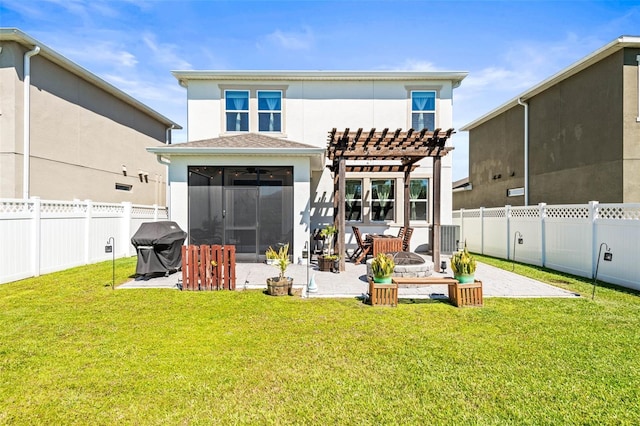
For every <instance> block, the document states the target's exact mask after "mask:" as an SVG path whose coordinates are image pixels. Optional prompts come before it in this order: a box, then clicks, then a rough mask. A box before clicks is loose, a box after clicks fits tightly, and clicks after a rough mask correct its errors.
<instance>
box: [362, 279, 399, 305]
mask: <svg viewBox="0 0 640 426" xmlns="http://www.w3.org/2000/svg"><path fill="white" fill-rule="evenodd" d="M369 303H370V304H371V306H398V284H394V283H391V284H381V283H375V282H373V280H372V279H369Z"/></svg>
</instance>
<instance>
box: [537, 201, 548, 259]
mask: <svg viewBox="0 0 640 426" xmlns="http://www.w3.org/2000/svg"><path fill="white" fill-rule="evenodd" d="M538 209H539V215H540V263H542V267H544V266H545V264H546V263H547V231H546V229H545V228H546V225H545V221H546V218H547V203H540V204H538Z"/></svg>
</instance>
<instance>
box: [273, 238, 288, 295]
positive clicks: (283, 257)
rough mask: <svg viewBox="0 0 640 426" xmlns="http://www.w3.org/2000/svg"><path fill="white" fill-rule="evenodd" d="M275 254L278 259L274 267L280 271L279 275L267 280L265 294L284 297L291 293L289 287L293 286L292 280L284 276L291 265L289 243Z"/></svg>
mask: <svg viewBox="0 0 640 426" xmlns="http://www.w3.org/2000/svg"><path fill="white" fill-rule="evenodd" d="M277 253H278V258H277V259H276V263H275V266H276V267H277V268H278V269H280V275H278V276H277V277H272V278H267V292H268V293H269V294H270V295H271V296H285V295H287V294H290V293H291V287H292V286H293V278H291V277H285V275H284V274H285V273H286V272H287V268H288V267H289V265H290V264H291V262H290V261H289V243H287V244H285V245H284V246H282V247H280V249H279V250H278V252H277Z"/></svg>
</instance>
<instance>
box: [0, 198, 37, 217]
mask: <svg viewBox="0 0 640 426" xmlns="http://www.w3.org/2000/svg"><path fill="white" fill-rule="evenodd" d="M31 211H33V203H32V202H30V201H24V200H4V201H1V202H0V213H7V214H8V213H28V212H31Z"/></svg>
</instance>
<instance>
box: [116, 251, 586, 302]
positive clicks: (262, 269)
mask: <svg viewBox="0 0 640 426" xmlns="http://www.w3.org/2000/svg"><path fill="white" fill-rule="evenodd" d="M425 257H426V258H427V260H430V256H425ZM443 259H444V258H443ZM447 264H449V262H448V259H447ZM366 272H367V268H366V265H364V264H360V265H355V264H353V263H350V262H347V263H346V269H345V271H344V272H341V273H339V274H335V273H332V272H321V271H319V270H318V269H317V266H316V265H314V264H310V265H309V267H308V268H307V264H306V263H304V264H302V265H298V264H292V265H290V266H289V268H288V269H287V276H290V277H292V278H293V283H294V287H303V286H304V287H305V293H304V295H307V294H306V286H305V284H306V283H308V279H311V277H313V278H314V280H315V283H316V285H317V287H318V291H317V292H315V293H309V294H308V296H309V297H347V298H349V297H353V298H356V297H362V296H363V295H364V294H366V293H367V291H368V283H367V278H366ZM277 275H278V269H277V268H276V267H274V266H270V265H266V264H262V263H237V264H236V277H237V281H236V288H237V289H238V290H242V289H260V288H264V289H266V288H267V284H266V280H267V278H269V277H273V276H277ZM451 275H452V272H451V269H448V270H447V271H446V272H445V273H444V274H441V273H434V275H433V276H451ZM307 277H308V278H307ZM181 278H182V273H180V272H177V273H175V274H172V275H169V276H168V277H159V278H153V279H150V280H148V281H135V280H132V281H129V282H127V283H124V284H122V285H120V286H118V288H120V289H127V288H173V289H177V288H178V286H177V284H178V281H179V280H180V279H181ZM476 279H478V280H481V281H482V283H483V296H484V297H514V298H519V297H579V295H577V294H576V293H573V292H570V291H568V290H564V289H561V288H558V287H554V286H552V285H549V284H545V283H542V282H540V281H536V280H533V279H531V278H526V277H523V276H521V275H518V274H514V273H512V272H509V271H505V270H502V269H499V268H495V267H493V266H489V265H486V264H484V263H480V262H478V267H477V270H476ZM398 297H399V298H400V299H403V298H404V299H411V298H413V299H419V298H446V297H447V286H446V285H432V286H414V287H401V288H399V289H398Z"/></svg>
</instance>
